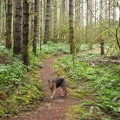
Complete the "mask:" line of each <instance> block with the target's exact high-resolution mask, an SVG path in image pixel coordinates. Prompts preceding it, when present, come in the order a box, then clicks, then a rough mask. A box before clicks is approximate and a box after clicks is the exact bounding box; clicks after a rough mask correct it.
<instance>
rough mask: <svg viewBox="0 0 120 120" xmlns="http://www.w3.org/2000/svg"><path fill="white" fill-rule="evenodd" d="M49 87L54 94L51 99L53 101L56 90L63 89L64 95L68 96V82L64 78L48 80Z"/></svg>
mask: <svg viewBox="0 0 120 120" xmlns="http://www.w3.org/2000/svg"><path fill="white" fill-rule="evenodd" d="M48 86H49V88H50V90H51V92H52V95H51V99H53V97H54V95H55V92H56V89H57V88H58V87H61V88H62V89H63V92H64V95H63V96H66V95H67V89H66V81H65V79H64V78H55V79H53V80H48Z"/></svg>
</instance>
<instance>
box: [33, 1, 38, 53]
mask: <svg viewBox="0 0 120 120" xmlns="http://www.w3.org/2000/svg"><path fill="white" fill-rule="evenodd" d="M38 6H39V1H38V0H35V16H34V39H33V52H34V54H35V55H36V52H37V50H36V49H37V48H36V46H37V40H38Z"/></svg>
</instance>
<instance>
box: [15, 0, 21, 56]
mask: <svg viewBox="0 0 120 120" xmlns="http://www.w3.org/2000/svg"><path fill="white" fill-rule="evenodd" d="M22 24H23V1H22V0H15V18H14V24H13V26H14V45H13V53H14V54H15V55H18V54H21V51H22V39H23V37H22V27H23V26H22Z"/></svg>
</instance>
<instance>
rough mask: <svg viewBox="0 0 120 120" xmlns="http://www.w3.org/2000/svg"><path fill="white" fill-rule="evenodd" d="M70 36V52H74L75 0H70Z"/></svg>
mask: <svg viewBox="0 0 120 120" xmlns="http://www.w3.org/2000/svg"><path fill="white" fill-rule="evenodd" d="M69 37H70V38H69V42H70V54H74V52H75V48H74V29H73V0H69Z"/></svg>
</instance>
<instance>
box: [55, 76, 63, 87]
mask: <svg viewBox="0 0 120 120" xmlns="http://www.w3.org/2000/svg"><path fill="white" fill-rule="evenodd" d="M53 82H54V83H55V85H56V88H58V87H60V86H62V84H63V82H65V79H64V78H55V79H53Z"/></svg>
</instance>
